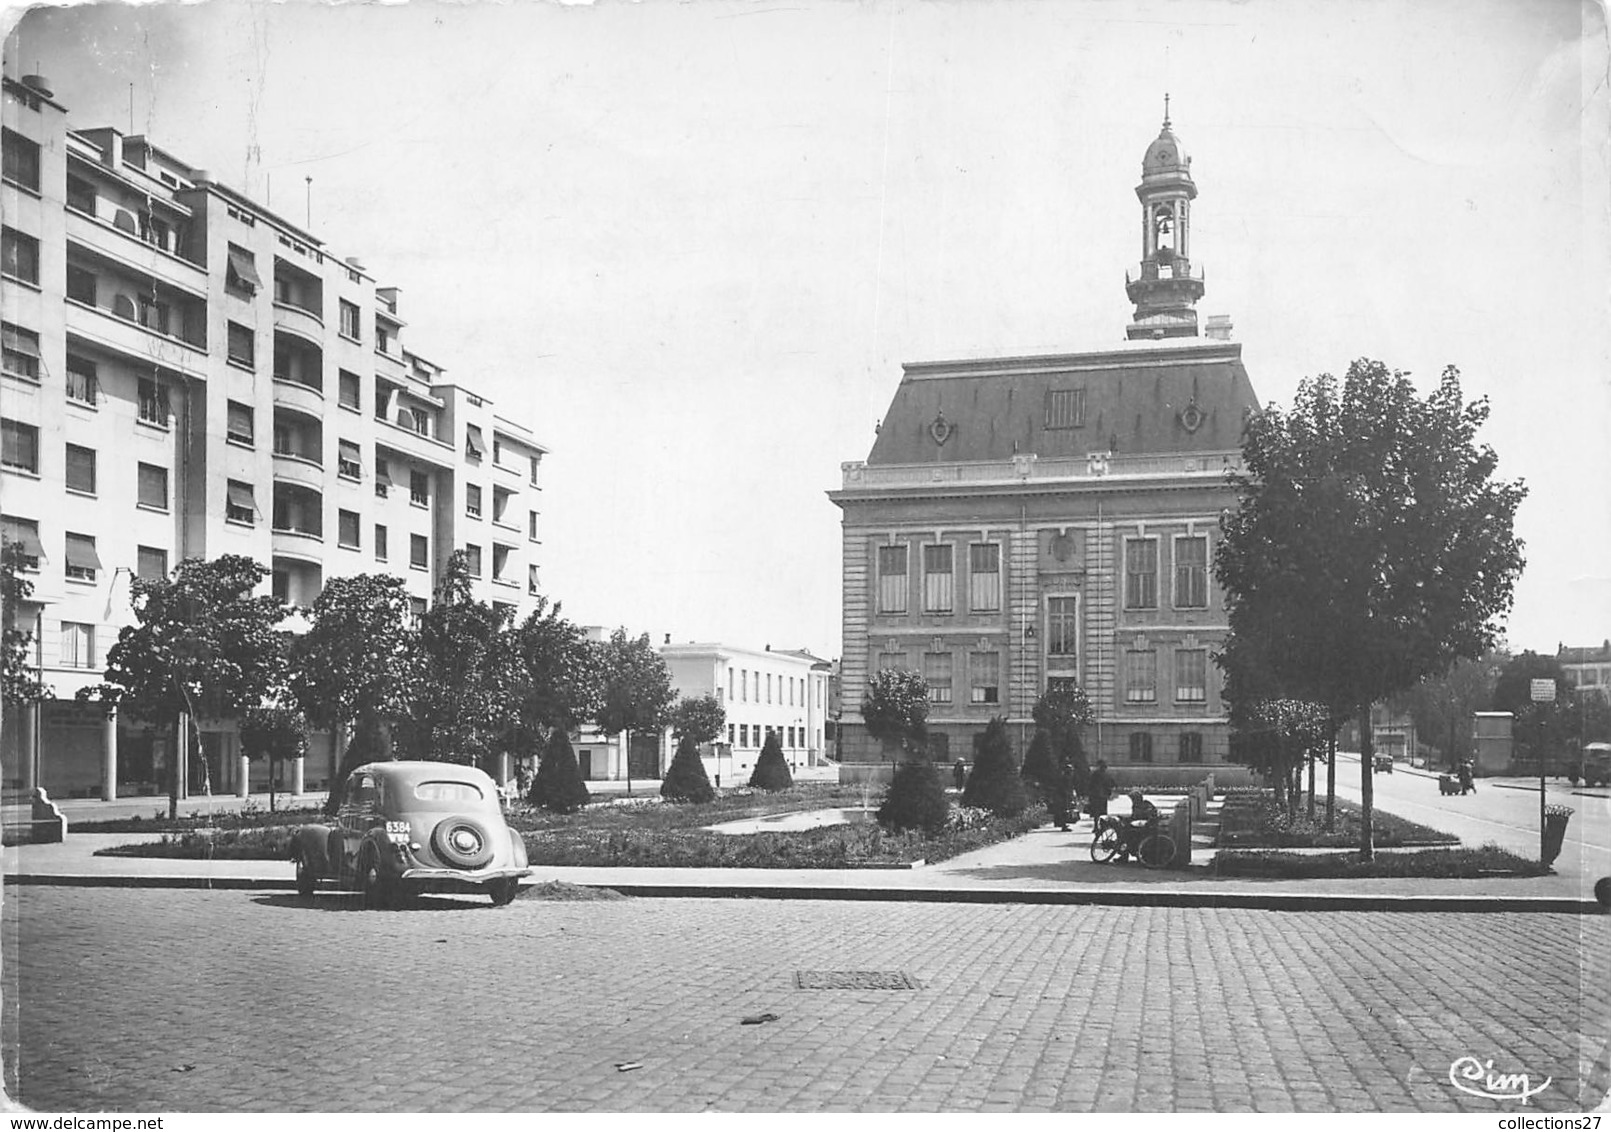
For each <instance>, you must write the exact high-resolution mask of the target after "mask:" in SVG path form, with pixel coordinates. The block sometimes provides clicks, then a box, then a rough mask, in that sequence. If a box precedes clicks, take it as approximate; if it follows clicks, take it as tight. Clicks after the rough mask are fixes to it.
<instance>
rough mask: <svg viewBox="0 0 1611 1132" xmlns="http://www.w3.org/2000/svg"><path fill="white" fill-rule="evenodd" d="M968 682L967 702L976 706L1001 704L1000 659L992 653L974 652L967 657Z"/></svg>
mask: <svg viewBox="0 0 1611 1132" xmlns="http://www.w3.org/2000/svg"><path fill="white" fill-rule="evenodd" d="M968 682H969V684H971V685H972V688H971V690H970V692H969V695H968V700H969V702H971V703H976V704H994V703H1000V702H1001V698H1000V697H1001V657H1000V656H998V655H997V654H996V653H993V652H976V653H971V654H969V656H968Z"/></svg>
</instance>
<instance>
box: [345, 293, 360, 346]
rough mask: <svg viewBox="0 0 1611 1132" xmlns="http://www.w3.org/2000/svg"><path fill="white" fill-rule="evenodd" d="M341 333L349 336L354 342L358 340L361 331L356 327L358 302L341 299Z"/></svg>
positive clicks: (346, 336)
mask: <svg viewBox="0 0 1611 1132" xmlns="http://www.w3.org/2000/svg"><path fill="white" fill-rule="evenodd" d="M341 334H342V336H343V337H345V338H351V339H352V340H353V341H354V342H356V341H358V340H359V337H360V335H361V331H360V330H359V329H358V304H357V303H349V302H348V301H347V300H346V299H342V300H341Z"/></svg>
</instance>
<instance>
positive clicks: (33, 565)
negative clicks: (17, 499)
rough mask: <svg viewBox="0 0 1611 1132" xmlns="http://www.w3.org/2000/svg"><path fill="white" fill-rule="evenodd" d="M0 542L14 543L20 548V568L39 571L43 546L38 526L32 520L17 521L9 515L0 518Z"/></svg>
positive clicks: (43, 552)
mask: <svg viewBox="0 0 1611 1132" xmlns="http://www.w3.org/2000/svg"><path fill="white" fill-rule="evenodd" d="M0 542H7V543H16V544H17V545H18V546H20V547H22V568H23V569H24V570H37V569H39V560H40V559H41V558H43V557H44V555H45V546H44V544H43V543H42V542H40V541H39V524H38V523H37V522H35V521H34V520H32V519H18V518H15V517H13V516H11V515H6V516H3V517H0Z"/></svg>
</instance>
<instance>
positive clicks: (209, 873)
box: [0, 819, 1600, 913]
mask: <svg viewBox="0 0 1611 1132" xmlns="http://www.w3.org/2000/svg"><path fill="white" fill-rule="evenodd" d="M150 836H152V837H153V838H154V837H155V835H150ZM141 839H142V835H139V834H86V833H76V834H75V833H71V832H69V834H68V836H67V839H66V841H64V842H62V843H60V844H56V845H20V846H12V847H8V848H6V849H5V850H4V853H3V854H0V871H3V874H4V878H5V880H6V881H7V882H8V883H11V884H47V885H69V886H118V887H150V888H214V889H273V890H282V891H289V890H290V889H291V888H292V886H293V871H292V867H291V864H290V862H288V861H188V860H165V859H160V858H139V857H97V856H95V855H94V853H95V851H96V850H97V849H101V848H105V847H108V846H112V845H121V844H128V843H130V842H131V841H137V840H141ZM1090 843H1091V824H1090V820H1089V819H1084V820H1082V821H1081V822H1080V823H1079V824H1078V825H1076V826H1075V827H1074V828H1073V829H1072V830H1070V831H1068V832H1061V831H1059V830H1058V829H1056V827H1054V826H1044V827H1042V828H1040V829H1037V830H1034V831H1032V832H1031V833H1029V834H1027V835H1026V836H1024V837H1020V838H1017V839H1015V840H1013V841H1009V842H1004V843H1002V844H999V845H993V846H990V847H988V848H985V849H980V850H977V851H975V852H972V853H968V854H964V855H963V856H960V857H956V858H953V859H951V860H948V861H942V862H940V863H938V864H934V865H923V866H919V867H916V868H908V869H675V868H665V869H660V868H565V867H555V866H537V867H536V868H534V869H533V872H532V875H531V878H530V882H531V883H540V882H543V881H565V882H568V883H571V884H576V885H584V886H588V887H597V888H611V889H615V890H616V891H619V892H622V893H625V894H628V895H632V896H652V897H678V896H700V897H747V898H760V899H796V900H890V901H925V902H956V903H1023V904H1108V905H1153V906H1164V907H1192V908H1200V907H1225V908H1264V909H1278V910H1304V911H1307V910H1338V911H1343V910H1350V911H1415V912H1426V911H1449V912H1470V911H1536V912H1568V913H1590V912H1598V911H1600V909H1599V905H1598V904H1597V903H1596V902H1595V901H1594V898H1593V884H1594V879H1595V878H1592V877H1590V878H1580V877H1575V876H1545V877H1532V878H1502V877H1496V878H1489V879H1481V880H1308V881H1286V880H1243V879H1234V880H1232V879H1226V880H1220V879H1217V878H1216V877H1214V876H1213V874H1212V873H1211V872H1210V871H1209V869H1208V868H1207V867H1206V866H1207V863H1208V862H1209V861H1210V860H1211V858H1212V854H1213V850H1206V851H1205V850H1202V849H1198V850H1196V851H1194V854H1193V867H1192V868H1191V869H1188V870H1184V871H1170V870H1158V871H1151V870H1147V869H1143V868H1142V867H1140V866H1139V865H1135V864H1103V865H1099V864H1096V863H1095V862H1093V861H1092V860H1091V858H1090V852H1089V850H1090ZM1384 852H1385V851H1384Z"/></svg>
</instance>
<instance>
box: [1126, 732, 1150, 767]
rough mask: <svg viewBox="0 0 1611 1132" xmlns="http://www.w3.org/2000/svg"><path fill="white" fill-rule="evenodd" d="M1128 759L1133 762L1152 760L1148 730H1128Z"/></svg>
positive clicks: (1148, 761)
mask: <svg viewBox="0 0 1611 1132" xmlns="http://www.w3.org/2000/svg"><path fill="white" fill-rule="evenodd" d="M1130 761H1131V762H1133V763H1150V762H1151V761H1152V736H1151V735H1150V734H1149V733H1148V732H1145V731H1132V732H1130Z"/></svg>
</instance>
